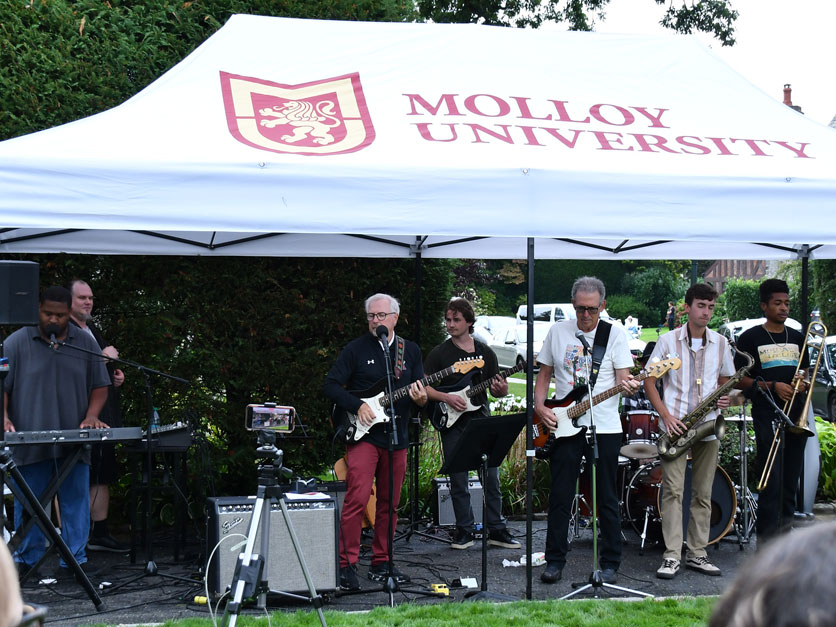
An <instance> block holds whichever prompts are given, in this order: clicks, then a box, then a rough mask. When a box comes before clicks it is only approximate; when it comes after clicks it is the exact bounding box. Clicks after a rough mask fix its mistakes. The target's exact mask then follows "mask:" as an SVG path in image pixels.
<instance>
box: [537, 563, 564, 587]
mask: <svg viewBox="0 0 836 627" xmlns="http://www.w3.org/2000/svg"><path fill="white" fill-rule="evenodd" d="M562 578H563V567H562V566H558V564H557V563H556V562H552V563H551V564H546V570H544V571H543V572H542V573H540V581H542V582H543V583H555V582H557V581H560V580H561V579H562Z"/></svg>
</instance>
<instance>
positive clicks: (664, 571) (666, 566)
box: [656, 559, 679, 579]
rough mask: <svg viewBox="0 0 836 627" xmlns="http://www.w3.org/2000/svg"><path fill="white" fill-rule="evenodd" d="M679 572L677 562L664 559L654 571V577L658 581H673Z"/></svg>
mask: <svg viewBox="0 0 836 627" xmlns="http://www.w3.org/2000/svg"><path fill="white" fill-rule="evenodd" d="M678 572H679V560H674V559H665V560H663V561H662V566H660V567H659V570H657V571H656V576H657V577H658V578H659V579H673V578H674V577H676V574H677V573H678Z"/></svg>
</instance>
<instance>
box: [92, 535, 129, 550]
mask: <svg viewBox="0 0 836 627" xmlns="http://www.w3.org/2000/svg"><path fill="white" fill-rule="evenodd" d="M87 550H88V551H107V552H109V553H130V552H131V547H129V546H128V545H126V544H122V543H121V542H119V540H117V539H116V538H114V537H113V536H112V535H110V534H108V535H106V536H90V539H89V540H88V541H87Z"/></svg>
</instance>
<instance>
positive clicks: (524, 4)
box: [417, 0, 738, 46]
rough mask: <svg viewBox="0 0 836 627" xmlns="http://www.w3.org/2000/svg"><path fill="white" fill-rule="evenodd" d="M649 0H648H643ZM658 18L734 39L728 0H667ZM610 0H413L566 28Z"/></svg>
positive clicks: (474, 15)
mask: <svg viewBox="0 0 836 627" xmlns="http://www.w3.org/2000/svg"><path fill="white" fill-rule="evenodd" d="M648 1H649V0H648ZM653 1H654V2H656V4H658V5H660V6H661V5H667V6H666V8H665V10H664V13H663V14H662V17H661V18H660V20H659V24H661V25H662V26H664V27H665V28H670V29H672V30H674V31H676V32H678V33H684V34H690V33H693V32H703V33H708V34H710V35H712V36H713V37H715V38H717V39H718V40H719V41H720V42H722V44H723V45H724V46H732V45H734V43H735V41H734V23H735V20H737V17H738V13H737V11H735V10H734V9H733V8H732V6H731V2H730V0H696V1H687V2H685V1H683V2H669V0H653ZM609 3H610V0H418V2H417V6H418V13H419V14H420V16H421V17H423V18H425V19H431V20H433V21H434V22H457V23H462V22H465V23H466V22H476V23H484V24H492V25H497V26H517V27H534V28H537V27H538V26H540V25H541V24H543V23H544V22H557V23H565V24H567V25H568V27H569V29H570V30H578V31H589V30H594V26H595V22H596V21H602V20H603V19H604V17H605V13H606V8H607V5H608V4H609Z"/></svg>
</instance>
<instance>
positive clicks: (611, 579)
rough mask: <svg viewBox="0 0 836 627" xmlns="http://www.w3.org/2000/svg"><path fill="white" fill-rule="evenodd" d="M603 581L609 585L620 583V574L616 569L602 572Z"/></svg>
mask: <svg viewBox="0 0 836 627" xmlns="http://www.w3.org/2000/svg"><path fill="white" fill-rule="evenodd" d="M601 581H603V582H604V583H608V584H614V583H618V574H617V571H616V570H615V569H614V568H605V569H604V570H602V571H601Z"/></svg>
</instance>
